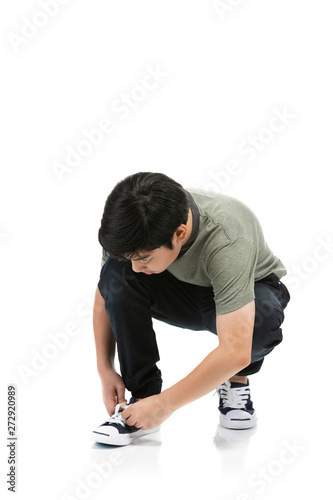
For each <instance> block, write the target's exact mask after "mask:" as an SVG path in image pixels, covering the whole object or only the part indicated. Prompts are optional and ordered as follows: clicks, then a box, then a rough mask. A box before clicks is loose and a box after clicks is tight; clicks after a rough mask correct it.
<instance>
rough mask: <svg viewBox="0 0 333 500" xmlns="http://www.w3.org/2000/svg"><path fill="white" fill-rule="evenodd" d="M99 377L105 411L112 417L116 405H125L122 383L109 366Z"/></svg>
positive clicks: (123, 385)
mask: <svg viewBox="0 0 333 500" xmlns="http://www.w3.org/2000/svg"><path fill="white" fill-rule="evenodd" d="M100 377H101V382H102V391H103V401H104V404H105V407H106V411H107V412H108V414H109V415H113V414H114V410H115V407H116V405H117V404H118V403H126V404H127V400H126V399H125V384H124V381H123V379H122V378H121V376H120V375H118V373H117V372H116V371H115V370H114V368H112V367H111V366H110V368H108V369H106V370H104V371H103V373H102V374H100Z"/></svg>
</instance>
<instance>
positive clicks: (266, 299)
mask: <svg viewBox="0 0 333 500" xmlns="http://www.w3.org/2000/svg"><path fill="white" fill-rule="evenodd" d="M254 292H255V322H254V331H253V341H252V353H251V363H250V364H249V365H248V366H247V367H246V368H244V369H243V370H241V371H240V372H239V373H237V375H252V374H254V373H257V372H258V371H259V370H260V368H261V366H262V364H263V362H264V358H265V356H267V354H269V353H270V352H271V351H272V350H273V349H274V347H276V346H277V345H278V344H280V343H281V342H282V339H283V335H282V329H281V325H282V323H283V320H284V309H285V308H286V306H287V304H288V302H289V300H290V295H289V291H288V289H287V287H286V286H285V285H284V284H283V283H282V282H281V281H280V280H279V279H278V278H277V276H276V275H275V274H270V275H269V276H267V277H266V278H264V279H263V280H260V281H257V282H256V283H255V287H254Z"/></svg>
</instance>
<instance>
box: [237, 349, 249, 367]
mask: <svg viewBox="0 0 333 500" xmlns="http://www.w3.org/2000/svg"><path fill="white" fill-rule="evenodd" d="M249 364H251V353H246V354H242V355H241V356H237V360H236V365H237V370H238V371H241V370H243V369H244V368H246V367H247V366H249Z"/></svg>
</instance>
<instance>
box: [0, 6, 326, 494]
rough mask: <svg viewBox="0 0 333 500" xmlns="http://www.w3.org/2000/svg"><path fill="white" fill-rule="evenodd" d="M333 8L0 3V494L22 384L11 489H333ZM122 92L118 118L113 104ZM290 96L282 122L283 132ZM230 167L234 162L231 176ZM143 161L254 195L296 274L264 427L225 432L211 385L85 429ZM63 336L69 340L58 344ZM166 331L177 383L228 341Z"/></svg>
mask: <svg viewBox="0 0 333 500" xmlns="http://www.w3.org/2000/svg"><path fill="white" fill-rule="evenodd" d="M43 4H44V9H43V8H42V5H43ZM51 4H52V5H53V7H52V5H51ZM215 4H216V2H215ZM45 5H48V7H47V6H46V7H45ZM223 6H224V7H223ZM56 7H57V8H56ZM46 11H48V12H49V13H48V14H46V13H45V12H46ZM41 12H42V14H41ZM331 15H332V7H331V2H329V1H328V0H327V1H319V2H313V1H308V0H302V1H301V0H298V1H294V2H290V1H288V0H280V1H278V2H272V1H271V2H268V1H267V0H266V1H265V0H243V1H241V0H240V1H236V0H234V1H232V0H226V1H224V2H222V1H221V2H220V4H219V7H218V6H217V5H214V2H213V0H183V1H179V0H169V1H168V2H162V1H157V0H141V1H137V0H127V1H125V2H117V1H115V0H95V1H94V2H89V1H87V0H81V1H79V0H71V1H68V2H66V1H63V2H62V5H60V2H59V3H57V2H46V0H45V1H44V2H43V1H42V0H40V1H39V2H38V1H33V0H29V1H28V2H27V1H26V0H25V1H23V0H20V1H19V0H17V1H15V2H9V1H6V2H2V3H1V12H0V18H1V49H0V50H1V70H2V71H1V74H2V76H1V87H2V88H1V131H0V136H1V143H2V145H1V183H0V190H1V192H0V203H1V210H0V259H1V260H0V265H1V338H2V344H3V348H2V349H1V394H0V396H1V421H0V425H1V429H0V432H1V443H0V457H1V478H0V482H1V494H2V493H3V492H4V493H7V494H8V495H9V494H10V493H9V492H7V485H6V479H7V478H6V473H7V472H8V464H7V456H8V449H7V447H6V444H7V411H6V408H7V405H6V401H7V385H8V384H10V383H14V384H16V386H17V401H18V404H17V418H18V420H17V434H18V441H17V448H16V452H17V493H16V498H19V499H26V498H34V499H35V500H40V499H43V500H44V499H45V498H48V499H52V500H53V499H59V500H60V499H63V500H64V499H69V498H71V499H73V498H92V499H99V498H103V499H104V498H113V497H116V496H117V497H118V498H119V495H120V494H123V495H124V496H125V495H126V497H127V496H133V495H135V498H140V499H141V498H146V499H156V498H163V499H164V498H168V499H169V498H177V499H178V498H183V497H184V498H201V497H202V496H208V495H209V498H211V499H214V500H215V499H216V500H217V499H226V500H249V499H251V500H252V499H256V498H265V499H280V498H281V497H286V498H290V495H291V491H293V492H294V493H295V495H297V496H298V497H300V498H313V497H314V496H315V495H316V496H324V492H327V491H329V488H330V470H329V468H328V462H327V459H326V458H324V454H325V453H326V451H327V450H330V449H331V446H332V438H331V436H332V432H331V426H332V419H331V410H332V404H331V394H330V392H329V388H330V369H329V368H330V365H331V354H330V352H331V347H332V342H331V336H332V321H331V301H332V292H331V276H332V274H331V273H332V262H333V255H332V254H333V249H332V237H333V229H332V201H331V198H332V197H331V193H332V182H331V181H330V178H331V177H330V169H331V165H332V146H331V138H332V115H333V105H332V88H333V82H332V75H333V73H332V72H331V56H332V38H333V37H332V27H331V24H332V23H331V19H332V17H331ZM147 68H150V70H152V69H154V70H155V71H159V72H161V73H163V75H164V76H163V77H161V78H160V82H158V83H157V84H156V85H155V88H154V89H153V90H152V89H151V90H145V89H143V87H142V83H143V81H145V82H147V81H148V80H147V79H145V77H146V75H147V74H148V73H147V71H148V70H147ZM149 82H150V85H151V86H152V85H153V80H152V79H150V80H149ZM138 86H139V87H140V86H141V89H140V88H138ZM126 95H127V96H128V95H129V96H130V99H131V103H132V108H129V107H128V108H127V109H128V113H126V114H127V115H128V116H126V118H124V115H125V113H123V114H122V115H121V114H120V113H119V112H118V113H117V112H116V111H115V108H114V109H113V110H112V108H111V106H112V105H113V106H115V102H116V101H117V100H122V99H123V98H126V97H124V96H126ZM139 100H140V102H139ZM276 110H278V112H280V113H284V114H285V115H287V116H289V118H288V119H285V121H286V122H288V123H283V121H279V122H278V123H279V125H280V128H281V130H280V131H279V132H277V131H274V132H269V130H268V131H267V127H269V126H270V124H272V123H277V122H276V121H275V122H272V118H273V117H274V116H275V113H276ZM105 119H109V120H112V121H113V122H114V130H113V132H112V133H109V134H104V135H103V137H102V139H103V140H101V143H100V144H98V145H91V146H90V150H87V149H86V150H85V151H88V153H89V154H86V156H82V155H81V157H80V158H79V159H77V165H76V167H73V168H69V167H68V165H67V170H66V172H65V173H63V174H62V175H59V172H58V174H57V173H56V171H55V168H54V165H55V162H58V163H62V164H63V165H65V164H66V154H68V151H69V148H74V149H75V148H77V147H79V146H78V144H79V143H80V141H82V140H85V139H86V138H85V136H84V132H83V131H84V130H86V131H92V130H93V129H96V128H97V127H98V126H99V125H100V122H101V121H103V120H105ZM251 137H252V139H251ZM249 138H250V139H249ZM253 138H257V139H256V140H259V143H257V144H259V147H260V150H259V149H255V150H253V151H254V153H253V154H252V155H251V160H250V161H249V158H250V155H249V154H247V155H245V154H244V149H243V153H242V152H241V151H242V150H240V149H239V148H240V147H241V145H242V144H243V147H244V142H245V143H246V142H247V141H249V140H253ZM265 141H266V142H265ZM87 147H89V145H88V146H87ZM230 161H237V162H238V163H237V168H236V170H235V171H233V172H232V175H231V174H230V173H229V174H228V175H227V174H226V172H227V168H228V167H227V165H228V164H229V162H230ZM148 170H150V171H155V172H163V173H165V174H167V175H169V176H171V177H174V178H175V179H176V180H177V181H179V182H180V183H182V184H183V185H184V186H185V187H200V188H207V187H209V188H211V189H214V190H215V191H220V192H225V193H226V194H230V195H232V196H235V197H237V198H239V199H241V200H243V201H244V202H245V203H247V204H248V205H249V206H250V207H251V208H252V209H253V210H254V212H255V213H256V214H257V216H258V217H259V219H260V221H261V223H262V226H263V228H264V232H265V236H266V239H267V242H268V244H269V246H270V247H271V248H272V249H273V251H274V253H276V254H277V255H278V256H279V257H280V258H281V260H282V261H283V262H284V264H285V265H286V266H287V268H288V271H289V277H288V278H287V277H286V280H285V282H286V284H287V283H289V286H290V291H291V293H292V300H291V302H290V304H289V306H288V308H287V309H286V320H285V323H284V329H283V331H284V342H283V343H282V344H281V346H279V347H278V348H277V349H276V350H275V351H274V352H273V353H272V354H271V355H270V356H269V357H268V358H267V359H266V361H265V363H264V366H263V368H262V371H261V372H260V374H257V375H255V376H254V377H252V378H251V382H250V383H251V388H252V399H253V400H254V403H255V407H256V410H257V412H258V418H259V423H258V428H257V429H256V430H255V432H254V433H253V432H252V433H251V432H250V433H246V431H243V433H237V432H236V433H232V432H229V433H227V432H223V429H221V428H220V427H219V426H218V410H217V404H218V401H217V396H215V397H212V395H211V394H209V395H207V396H205V397H204V398H202V399H201V400H198V401H196V402H194V403H192V404H191V405H188V406H187V407H185V408H182V409H181V410H179V411H178V412H176V413H175V414H174V415H172V416H171V417H170V419H168V420H167V421H166V422H165V424H164V425H163V426H162V430H161V432H160V433H159V434H156V435H154V436H151V437H148V436H147V437H146V438H142V439H141V440H138V441H137V442H136V444H135V445H132V446H130V447H126V448H121V449H115V448H112V447H111V448H109V447H107V446H102V445H101V446H100V447H98V446H96V445H95V446H94V445H93V444H92V442H90V431H91V430H92V429H94V428H95V427H96V426H97V425H99V424H100V423H102V422H103V421H104V419H105V417H106V416H107V414H106V410H105V408H104V405H103V402H102V395H101V389H100V381H99V378H98V375H97V371H96V363H95V350H94V349H95V348H94V341H93V331H92V314H91V313H92V302H93V297H94V293H95V289H96V285H97V282H98V278H99V272H100V261H101V247H100V245H99V243H98V240H97V233H98V229H99V224H100V220H101V217H102V212H103V207H104V203H105V200H106V197H107V195H108V194H109V193H110V191H111V190H112V188H113V186H114V185H115V183H116V182H117V181H119V180H121V179H122V178H124V177H125V176H126V175H128V174H132V173H135V172H137V171H148ZM325 242H326V243H325ZM330 242H331V243H330ZM288 280H289V281H288ZM70 329H71V333H72V335H71V336H70V335H69V331H70ZM59 333H62V335H58V338H60V337H61V338H62V339H63V342H64V343H65V340H64V339H67V344H66V345H63V346H62V348H60V347H59V348H57V347H55V343H54V341H53V340H52V334H53V336H56V335H57V334H59ZM73 333H75V335H73ZM156 334H157V338H158V343H159V347H160V356H161V362H160V368H161V369H162V372H163V379H164V387H165V388H166V387H168V386H170V385H172V384H173V383H175V382H176V381H177V380H179V379H180V378H182V377H183V376H185V375H186V374H187V373H189V371H190V370H192V369H193V368H194V367H195V366H196V365H197V364H198V363H199V362H200V361H201V360H202V359H203V357H204V356H205V355H206V354H207V353H208V352H209V351H210V350H212V349H213V348H214V347H215V345H216V344H215V343H216V338H215V337H214V336H213V335H211V334H209V333H207V332H189V331H183V330H180V329H176V328H172V327H169V326H166V325H163V324H160V323H156ZM53 338H55V337H53ZM51 356H53V357H52V359H51ZM42 357H43V358H42ZM43 360H44V361H43ZM33 367H34V368H33ZM36 368H38V369H36ZM29 370H30V371H29ZM23 373H25V375H24V374H23ZM288 447H289V448H290V447H293V450H294V451H293V452H290V451H289V452H288V451H287V450H288ZM286 457H287V458H286ZM103 461H104V462H105V463H104V469H103V468H102V469H100V472H97V469H96V467H98V465H96V464H100V463H101V462H103ZM101 471H104V476H105V477H102V476H103V474H102V472H101ZM94 481H95V482H94ZM89 484H90V486H89ZM10 498H12V497H10Z"/></svg>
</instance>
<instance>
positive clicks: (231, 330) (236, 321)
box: [124, 301, 255, 429]
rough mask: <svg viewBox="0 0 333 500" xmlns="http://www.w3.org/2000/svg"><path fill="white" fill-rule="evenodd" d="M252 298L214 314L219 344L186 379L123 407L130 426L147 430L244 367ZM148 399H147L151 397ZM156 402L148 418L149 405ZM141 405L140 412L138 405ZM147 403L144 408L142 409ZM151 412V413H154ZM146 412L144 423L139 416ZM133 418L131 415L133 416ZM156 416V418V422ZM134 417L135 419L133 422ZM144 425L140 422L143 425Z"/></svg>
mask: <svg viewBox="0 0 333 500" xmlns="http://www.w3.org/2000/svg"><path fill="white" fill-rule="evenodd" d="M254 316H255V307H254V301H251V302H249V303H248V304H246V305H245V306H243V307H241V308H240V309H237V310H236V311H233V312H230V313H227V314H218V315H217V316H216V325H217V333H218V339H219V345H218V347H217V348H216V349H214V350H213V351H212V352H211V353H209V354H208V356H206V358H205V359H204V360H203V361H202V362H201V363H200V364H199V365H198V366H197V367H196V368H195V369H194V370H193V371H192V372H191V373H190V374H189V375H187V376H186V377H185V378H183V379H182V380H180V381H179V382H178V383H176V384H175V385H173V386H172V387H170V388H169V389H166V390H165V391H163V392H162V393H161V394H159V395H158V396H152V397H150V398H146V399H144V400H142V401H140V402H139V403H138V404H137V408H138V410H135V411H134V408H135V405H134V408H133V409H132V410H131V408H132V407H130V408H128V409H126V410H124V417H125V418H128V417H130V416H131V418H129V419H128V421H127V423H128V424H129V425H136V423H137V424H138V425H137V427H143V428H144V429H149V428H152V427H155V426H157V425H159V423H161V422H163V421H164V420H165V419H166V418H168V417H169V416H170V415H171V414H172V413H173V412H174V411H175V410H177V409H178V408H181V407H182V406H184V405H186V404H188V403H191V402H192V401H194V400H196V399H198V398H200V397H202V396H204V395H205V394H207V393H208V392H210V391H212V390H213V389H215V388H216V387H218V386H219V385H221V384H222V383H223V382H225V381H226V380H227V379H228V378H230V377H232V376H233V375H235V374H236V373H237V372H239V371H240V370H242V369H243V368H245V367H246V366H247V365H249V364H250V362H251V348H252V336H253V327H254ZM153 398H154V402H153V401H151V402H150V401H149V400H153ZM150 403H153V404H154V405H155V411H151V416H150V417H149V418H148V416H147V414H148V412H149V408H148V406H149V404H150ZM139 405H140V406H141V407H142V410H141V414H140V410H139V408H140V406H139ZM144 406H146V409H144ZM153 413H154V414H153ZM143 414H145V421H144V422H143V420H141V419H142V415H143ZM155 416H156V417H155ZM132 417H133V418H132ZM156 418H158V419H159V421H158V422H157V420H156ZM134 420H135V422H134ZM142 422H143V425H140V424H142Z"/></svg>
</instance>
